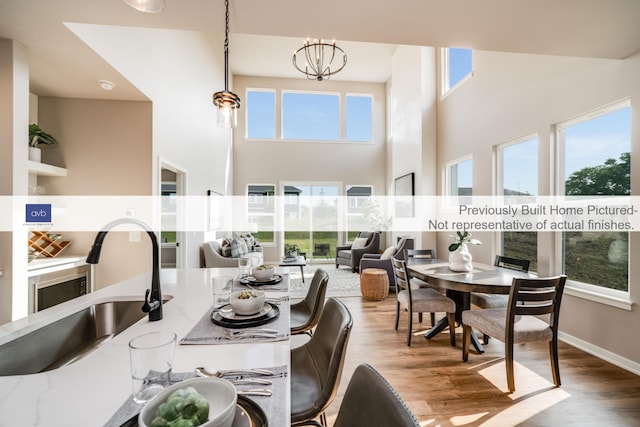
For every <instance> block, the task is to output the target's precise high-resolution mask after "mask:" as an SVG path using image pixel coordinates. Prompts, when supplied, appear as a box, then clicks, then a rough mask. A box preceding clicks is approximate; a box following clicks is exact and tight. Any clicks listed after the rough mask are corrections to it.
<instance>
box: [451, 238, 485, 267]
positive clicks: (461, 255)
mask: <svg viewBox="0 0 640 427" xmlns="http://www.w3.org/2000/svg"><path fill="white" fill-rule="evenodd" d="M451 237H453V239H454V242H453V243H451V244H450V245H449V268H450V269H451V270H453V271H461V272H469V271H471V270H473V265H472V264H471V261H472V259H473V258H472V257H471V253H469V249H468V248H467V244H471V245H481V244H482V242H481V241H480V240H478V239H472V238H471V234H470V233H469V232H467V231H463V232H459V231H456V236H451Z"/></svg>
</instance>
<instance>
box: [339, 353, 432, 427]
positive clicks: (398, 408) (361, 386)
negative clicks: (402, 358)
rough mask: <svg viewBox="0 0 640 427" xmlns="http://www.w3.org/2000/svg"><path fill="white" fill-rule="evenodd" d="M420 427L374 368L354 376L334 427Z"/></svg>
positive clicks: (360, 370)
mask: <svg viewBox="0 0 640 427" xmlns="http://www.w3.org/2000/svg"><path fill="white" fill-rule="evenodd" d="M370 426H394V427H418V426H420V424H419V423H418V420H417V419H416V417H415V416H414V415H413V413H412V412H411V410H410V409H409V408H408V407H407V405H406V403H405V402H404V401H403V400H402V398H401V397H400V395H399V394H398V393H397V392H396V391H395V389H394V388H393V387H392V386H391V385H390V384H389V382H388V381H387V380H386V379H385V378H384V377H383V376H382V375H380V373H379V372H378V371H376V370H375V369H374V368H373V367H372V366H371V365H369V364H367V363H363V364H361V365H359V366H358V367H357V368H356V370H355V371H354V372H353V376H352V377H351V379H350V380H349V384H348V385H347V390H346V391H345V393H344V397H343V398H342V403H341V404H340V409H339V410H338V414H337V415H336V420H335V422H334V424H333V427H370Z"/></svg>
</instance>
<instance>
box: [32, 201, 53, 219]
mask: <svg viewBox="0 0 640 427" xmlns="http://www.w3.org/2000/svg"><path fill="white" fill-rule="evenodd" d="M26 222H51V205H50V204H43V203H39V204H27V212H26Z"/></svg>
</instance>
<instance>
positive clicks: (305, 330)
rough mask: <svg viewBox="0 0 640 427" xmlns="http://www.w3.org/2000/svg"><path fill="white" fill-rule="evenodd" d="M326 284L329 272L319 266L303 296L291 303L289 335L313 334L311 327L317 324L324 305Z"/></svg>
mask: <svg viewBox="0 0 640 427" xmlns="http://www.w3.org/2000/svg"><path fill="white" fill-rule="evenodd" d="M328 286H329V274H328V273H327V272H326V271H325V270H323V269H321V268H318V269H316V271H315V273H313V278H312V279H311V284H310V285H309V290H308V291H307V295H306V296H305V298H304V299H303V300H302V301H300V302H297V303H295V304H291V307H290V312H289V323H290V325H291V335H297V334H307V335H309V336H311V335H313V328H315V327H316V325H317V324H318V320H319V319H320V314H321V313H322V308H323V307H324V297H325V295H326V293H327V287H328Z"/></svg>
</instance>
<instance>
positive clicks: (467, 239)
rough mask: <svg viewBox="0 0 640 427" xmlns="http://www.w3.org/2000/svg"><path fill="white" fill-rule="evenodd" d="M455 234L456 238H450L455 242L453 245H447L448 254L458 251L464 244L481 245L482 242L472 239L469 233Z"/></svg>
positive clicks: (457, 232)
mask: <svg viewBox="0 0 640 427" xmlns="http://www.w3.org/2000/svg"><path fill="white" fill-rule="evenodd" d="M456 234H457V238H456V236H451V237H453V239H454V240H455V243H452V244H450V245H449V252H454V251H456V250H458V248H459V247H460V246H462V245H464V244H467V243H469V244H472V245H481V244H482V242H481V241H480V240H478V239H472V238H471V233H469V232H467V231H464V232H462V233H461V232H459V231H456Z"/></svg>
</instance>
